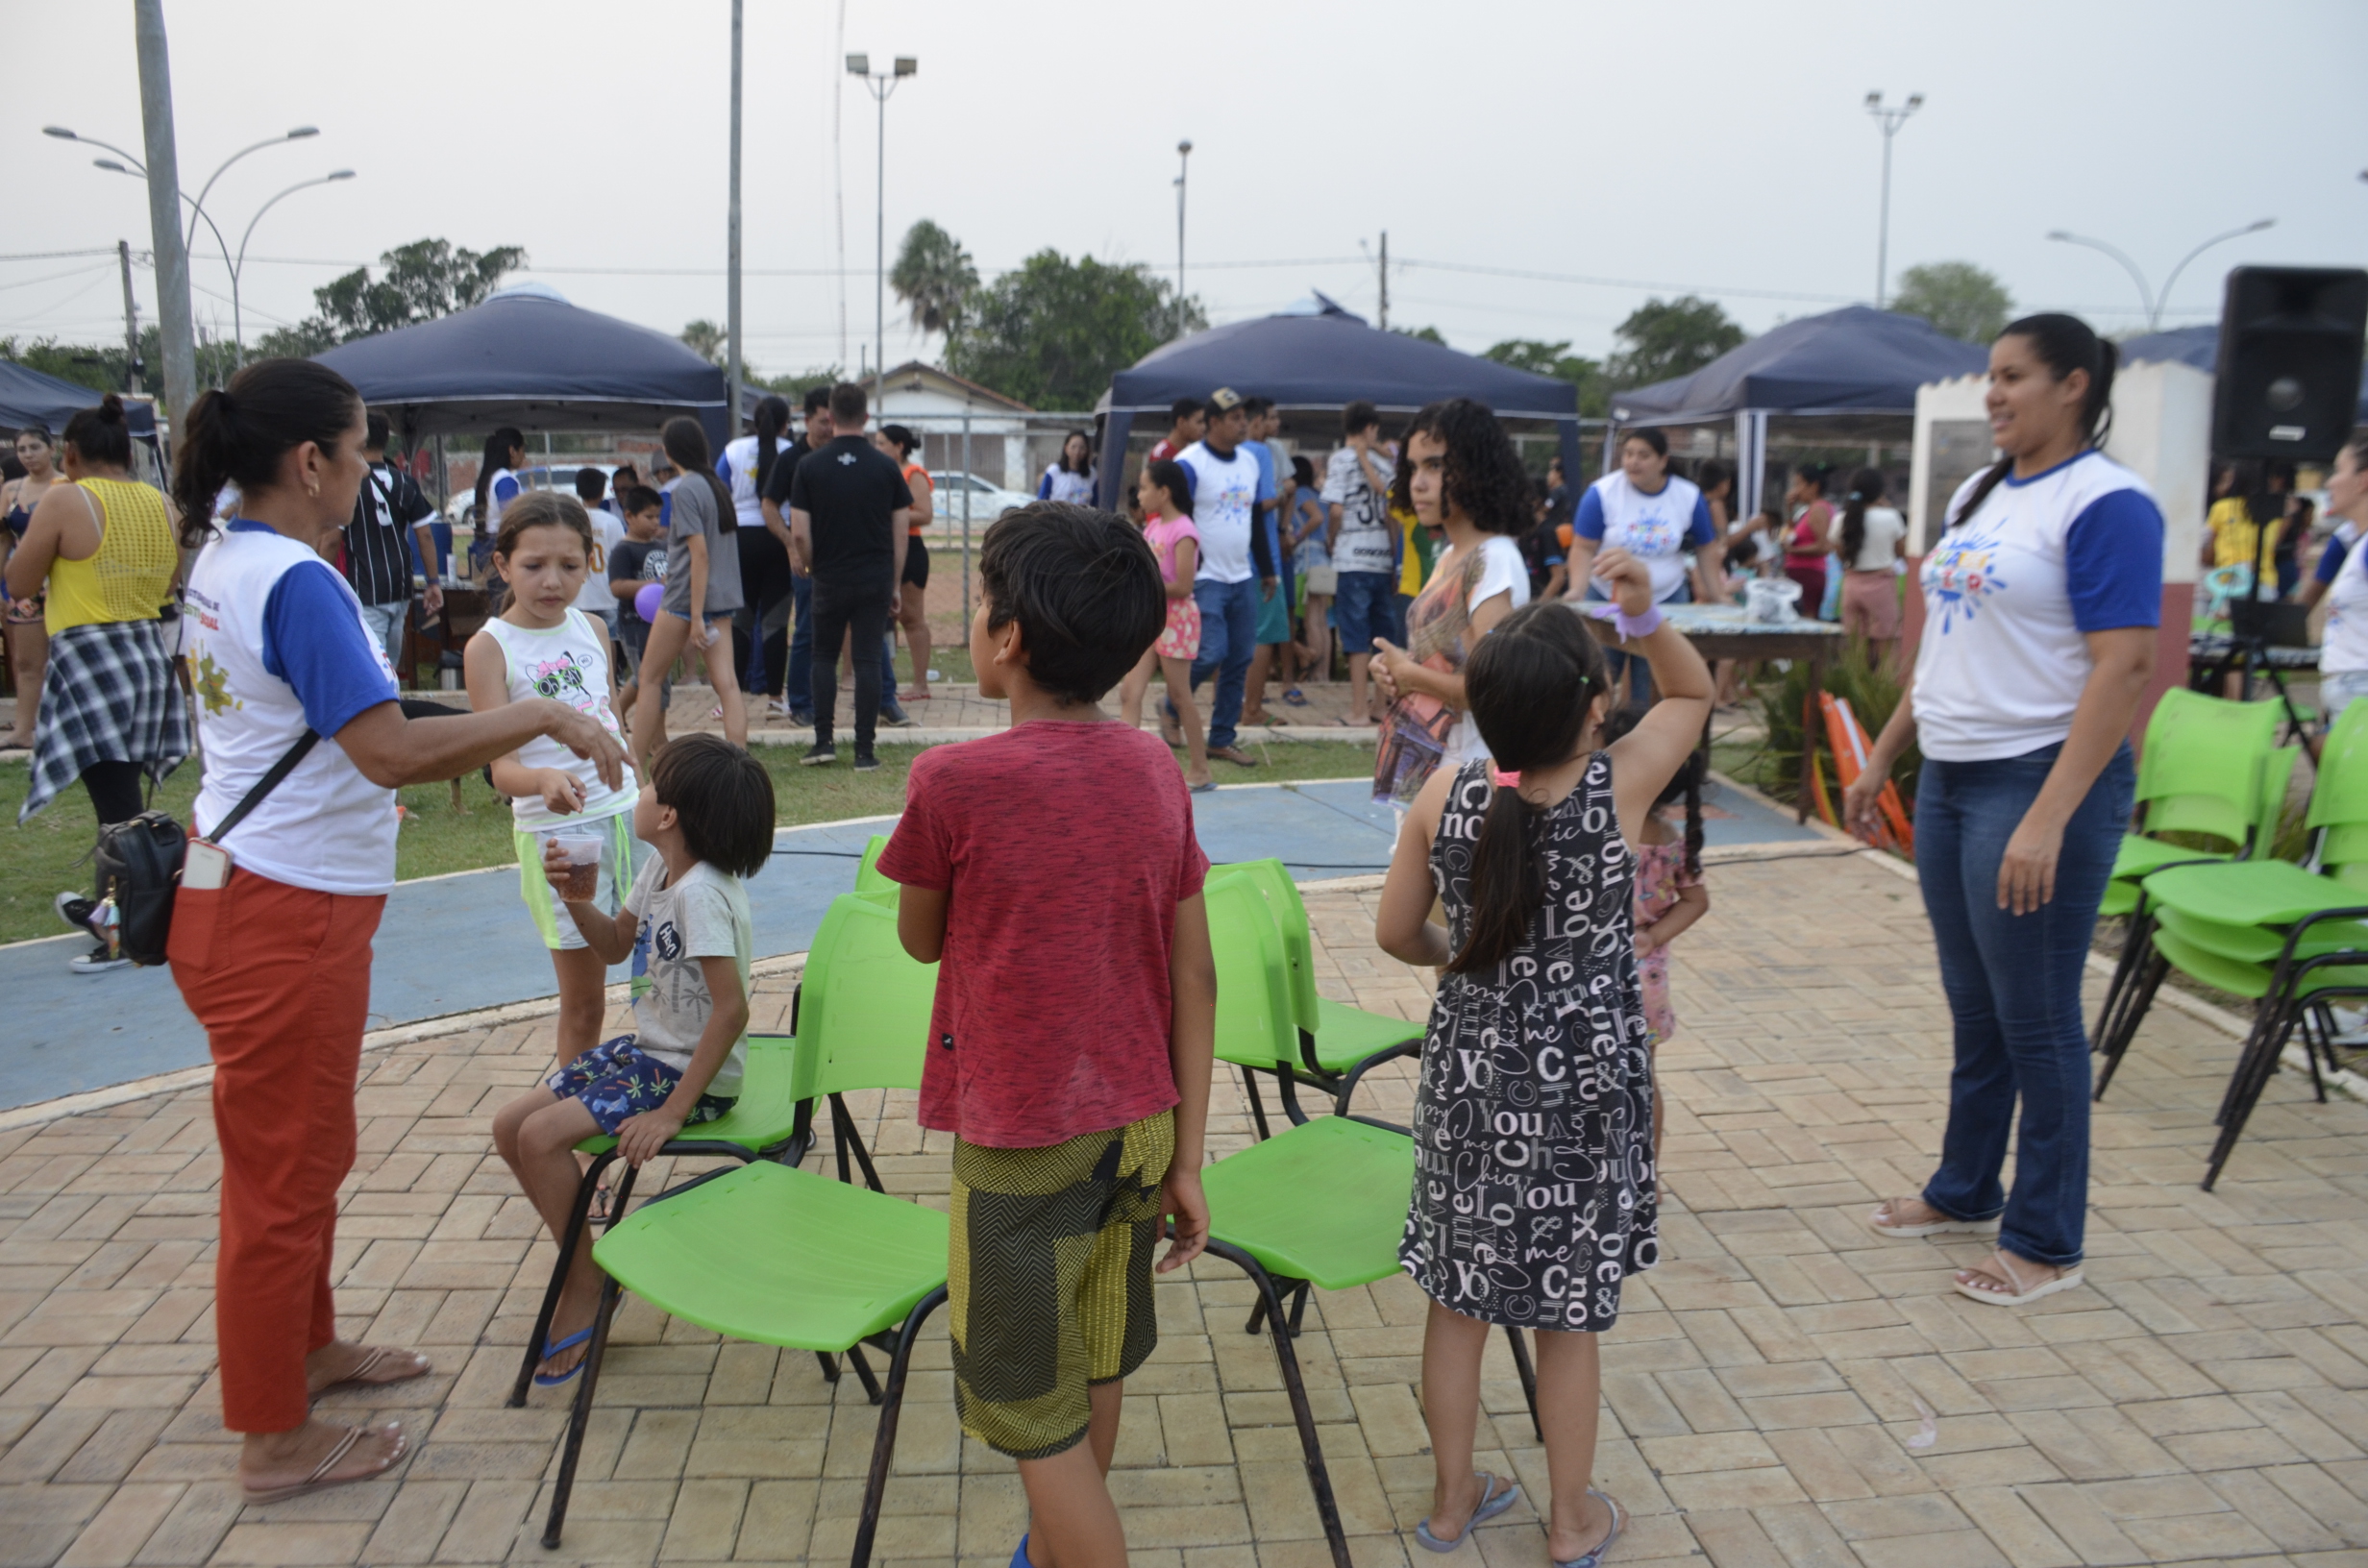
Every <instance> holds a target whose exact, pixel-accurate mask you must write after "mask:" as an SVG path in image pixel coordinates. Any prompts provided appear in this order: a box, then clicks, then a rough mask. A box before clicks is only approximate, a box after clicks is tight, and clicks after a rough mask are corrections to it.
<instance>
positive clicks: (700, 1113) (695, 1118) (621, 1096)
mask: <svg viewBox="0 0 2368 1568" xmlns="http://www.w3.org/2000/svg"><path fill="white" fill-rule="evenodd" d="M680 1082H682V1074H680V1073H678V1072H677V1071H675V1069H674V1068H672V1067H670V1066H667V1065H666V1064H665V1063H663V1062H660V1061H659V1060H657V1058H655V1057H654V1056H649V1055H645V1054H644V1053H643V1051H642V1050H641V1048H640V1047H639V1046H637V1045H635V1044H634V1043H633V1037H632V1036H631V1035H619V1036H618V1037H617V1038H616V1039H614V1040H611V1041H604V1043H602V1044H599V1045H595V1046H593V1047H592V1048H591V1049H590V1050H588V1051H586V1052H584V1053H583V1055H581V1056H580V1057H578V1058H576V1060H575V1061H573V1062H570V1063H569V1064H568V1065H567V1066H564V1067H561V1068H560V1069H559V1070H558V1071H556V1072H555V1073H553V1074H552V1075H551V1076H550V1077H549V1078H547V1079H545V1080H544V1081H543V1087H544V1088H545V1089H548V1090H551V1092H553V1093H554V1094H556V1095H557V1096H559V1098H561V1099H563V1100H581V1101H583V1108H584V1109H585V1110H586V1111H589V1112H591V1113H592V1119H593V1120H594V1121H597V1122H599V1123H600V1126H601V1131H602V1132H604V1133H606V1134H607V1135H608V1136H609V1137H610V1138H614V1137H616V1136H617V1129H618V1128H619V1127H622V1126H623V1125H625V1123H626V1121H627V1120H628V1119H629V1118H630V1117H633V1116H637V1115H641V1114H642V1113H643V1112H644V1111H655V1110H656V1109H657V1108H658V1107H660V1106H662V1105H664V1104H665V1103H666V1098H667V1096H668V1095H670V1094H672V1093H673V1092H674V1091H675V1086H676V1085H677V1084H678V1083H680ZM738 1103H739V1102H738V1101H736V1100H726V1099H719V1098H717V1097H716V1096H715V1095H713V1094H702V1095H701V1096H699V1103H698V1104H697V1105H695V1106H693V1107H691V1114H690V1115H689V1116H687V1117H686V1118H684V1120H683V1123H682V1125H683V1126H685V1127H696V1126H698V1125H699V1124H700V1123H701V1122H703V1121H713V1120H714V1119H715V1118H716V1117H718V1116H720V1115H723V1114H724V1113H725V1112H727V1111H728V1110H730V1109H731V1108H732V1107H733V1106H734V1105H736V1104H738Z"/></svg>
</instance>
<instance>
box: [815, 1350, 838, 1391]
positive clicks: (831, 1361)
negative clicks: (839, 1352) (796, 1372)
mask: <svg viewBox="0 0 2368 1568" xmlns="http://www.w3.org/2000/svg"><path fill="white" fill-rule="evenodd" d="M814 1359H815V1360H818V1361H820V1362H822V1363H823V1382H825V1383H828V1384H836V1383H837V1382H838V1381H839V1359H838V1358H837V1357H836V1356H832V1355H830V1354H828V1353H827V1352H825V1351H819V1350H818V1351H816V1352H815V1353H814Z"/></svg>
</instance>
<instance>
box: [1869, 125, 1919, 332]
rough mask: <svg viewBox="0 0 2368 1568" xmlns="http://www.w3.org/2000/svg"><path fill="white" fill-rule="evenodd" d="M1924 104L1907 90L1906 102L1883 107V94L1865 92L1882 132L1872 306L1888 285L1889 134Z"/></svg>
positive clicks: (1878, 305) (1879, 305)
mask: <svg viewBox="0 0 2368 1568" xmlns="http://www.w3.org/2000/svg"><path fill="white" fill-rule="evenodd" d="M1923 107H1924V95H1923V94H1922V93H1920V92H1912V93H1910V94H1908V102H1907V104H1906V105H1905V106H1903V107H1901V108H1899V109H1886V108H1884V107H1883V94H1881V93H1880V92H1870V93H1868V94H1867V95H1866V112H1867V113H1869V114H1871V115H1873V116H1874V117H1875V124H1876V125H1877V126H1878V127H1879V128H1880V129H1881V130H1882V132H1883V216H1882V217H1881V218H1880V219H1878V220H1877V224H1876V230H1875V308H1876V309H1878V310H1880V309H1882V308H1883V300H1884V294H1885V290H1886V289H1887V287H1888V285H1889V280H1890V267H1891V138H1892V137H1893V136H1895V135H1899V128H1900V127H1901V126H1903V125H1906V124H1907V123H1908V116H1909V115H1911V114H1912V113H1914V112H1915V111H1916V110H1919V109H1922V108H1923Z"/></svg>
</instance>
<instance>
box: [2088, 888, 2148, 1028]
mask: <svg viewBox="0 0 2368 1568" xmlns="http://www.w3.org/2000/svg"><path fill="white" fill-rule="evenodd" d="M2144 903H2145V899H2144V896H2143V895H2142V894H2141V895H2140V898H2139V905H2140V907H2139V908H2137V909H2135V910H2133V911H2132V912H2131V914H2130V925H2129V929H2128V930H2126V931H2124V932H2123V933H2122V938H2121V956H2120V957H2118V958H2116V959H2115V960H2114V961H2113V978H2112V979H2111V980H2109V981H2108V982H2107V983H2106V987H2105V1006H2104V1007H2103V1008H2102V1009H2101V1010H2100V1011H2099V1012H2098V1014H2097V1031H2096V1033H2095V1034H2093V1035H2091V1036H2090V1037H2089V1041H2088V1048H2089V1049H2090V1050H2092V1051H2102V1050H2104V1049H2105V1042H2106V1041H2108V1040H2110V1039H2111V1038H2112V1035H2113V1025H2114V1024H2115V1023H2116V1022H2118V1021H2119V1018H2120V1014H2121V1007H2122V1003H2123V1002H2124V1001H2125V1000H2127V999H2128V996H2129V991H2130V981H2131V978H2132V976H2133V975H2134V974H2135V972H2136V970H2137V967H2138V960H2139V959H2140V958H2142V957H2143V956H2144V955H2145V954H2146V953H2147V952H2148V951H2149V950H2150V947H2149V944H2148V942H2147V937H2148V935H2149V934H2150V933H2151V932H2152V930H2153V928H2154V922H2153V921H2152V920H2149V919H2146V915H2145V910H2144Z"/></svg>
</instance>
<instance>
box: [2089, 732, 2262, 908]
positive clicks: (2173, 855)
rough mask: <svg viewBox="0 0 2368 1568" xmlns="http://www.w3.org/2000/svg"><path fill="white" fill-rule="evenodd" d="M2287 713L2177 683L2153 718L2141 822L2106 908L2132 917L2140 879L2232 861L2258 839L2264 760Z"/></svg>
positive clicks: (2141, 787)
mask: <svg viewBox="0 0 2368 1568" xmlns="http://www.w3.org/2000/svg"><path fill="white" fill-rule="evenodd" d="M2281 718H2282V713H2281V711H2280V709H2279V707H2278V705H2277V704H2276V703H2274V702H2229V701H2224V700H2223V699H2221V698H2216V697H2205V696H2202V695H2201V694H2199V693H2196V692H2190V691H2187V690H2185V689H2184V688H2178V687H2175V688H2173V689H2172V690H2170V691H2167V692H2164V693H2163V694H2162V699H2161V701H2160V702H2158V703H2157V704H2156V706H2155V711H2154V715H2153V717H2151V718H2150V719H2148V720H2147V722H2146V744H2145V747H2144V749H2143V751H2142V752H2141V753H2140V756H2139V759H2138V770H2137V788H2136V792H2135V803H2136V807H2137V810H2138V813H2139V821H2140V824H2141V825H2140V827H2139V828H2138V830H2137V831H2136V832H2134V833H2125V834H2123V835H2122V840H2121V848H2120V851H2119V852H2118V853H2117V854H2116V855H2115V856H2114V859H2113V872H2112V880H2111V881H2110V882H2109V883H2108V884H2107V886H2106V891H2105V902H2104V904H2103V906H2102V907H2101V908H2100V910H2099V913H2100V914H2103V915H2127V914H2129V913H2130V912H2131V911H2132V910H2134V908H2135V907H2136V905H2137V884H2138V882H2139V881H2140V880H2142V879H2143V878H2144V877H2146V876H2147V875H2149V874H2151V873H2152V872H2154V871H2157V870H2161V869H2162V868H2163V867H2165V866H2168V865H2171V864H2172V863H2174V862H2182V861H2191V860H2201V859H2210V860H2227V859H2230V858H2232V856H2235V855H2239V854H2242V853H2244V852H2245V851H2246V850H2247V849H2248V848H2249V847H2250V846H2251V845H2253V843H2254V842H2255V836H2256V833H2257V828H2258V824H2259V821H2260V807H2261V795H2262V784H2263V779H2262V764H2263V762H2264V760H2265V759H2266V758H2267V757H2268V756H2269V754H2270V752H2271V751H2272V750H2273V749H2274V748H2275V747H2276V746H2277V741H2278V723H2279V720H2280V719H2281ZM2165 833H2184V834H2205V835H2208V836H2209V837H2212V838H2216V839H2219V840H2221V841H2223V842H2224V843H2226V844H2227V845H2229V848H2228V849H2226V850H2210V849H2198V848H2191V847H2189V846H2187V845H2179V844H2171V843H2167V842H2165V841H2164V840H2163V839H2162V838H2161V837H2160V835H2162V834H2165Z"/></svg>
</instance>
